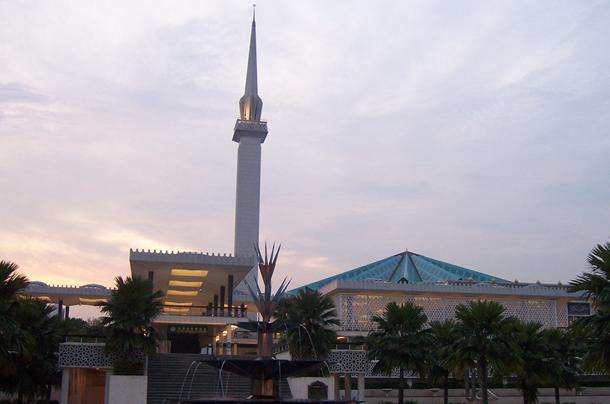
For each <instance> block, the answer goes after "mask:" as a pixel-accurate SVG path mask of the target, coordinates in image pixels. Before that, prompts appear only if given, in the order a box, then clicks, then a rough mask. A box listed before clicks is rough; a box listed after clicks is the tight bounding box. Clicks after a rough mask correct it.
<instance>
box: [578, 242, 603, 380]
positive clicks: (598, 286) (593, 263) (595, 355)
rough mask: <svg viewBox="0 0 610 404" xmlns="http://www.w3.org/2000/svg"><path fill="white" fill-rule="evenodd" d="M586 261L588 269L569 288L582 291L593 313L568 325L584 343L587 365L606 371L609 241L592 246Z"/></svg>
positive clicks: (591, 368) (592, 368) (593, 368)
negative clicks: (586, 347)
mask: <svg viewBox="0 0 610 404" xmlns="http://www.w3.org/2000/svg"><path fill="white" fill-rule="evenodd" d="M587 261H588V263H589V266H590V268H591V272H586V273H583V274H581V275H580V276H578V277H577V278H576V279H575V280H573V281H572V282H570V287H571V288H570V289H571V291H573V292H582V293H584V295H585V296H586V297H587V298H589V299H590V300H591V302H592V305H593V308H594V310H595V312H594V313H593V315H591V316H589V317H584V318H582V319H579V320H578V321H577V322H576V323H575V324H573V327H572V328H573V330H574V332H575V333H577V334H578V335H579V336H580V337H581V338H582V339H584V340H585V341H586V343H587V345H588V350H587V353H586V357H585V364H586V365H587V368H589V369H590V370H594V371H605V372H606V373H607V374H610V242H607V243H605V244H603V245H602V244H598V245H597V246H595V248H593V250H592V251H591V253H590V254H589V256H588V257H587Z"/></svg>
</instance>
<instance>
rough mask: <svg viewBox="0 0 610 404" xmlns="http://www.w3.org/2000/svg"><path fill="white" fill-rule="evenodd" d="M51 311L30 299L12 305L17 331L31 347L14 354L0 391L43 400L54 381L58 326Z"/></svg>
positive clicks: (44, 305)
mask: <svg viewBox="0 0 610 404" xmlns="http://www.w3.org/2000/svg"><path fill="white" fill-rule="evenodd" d="M52 312H53V308H52V307H51V306H49V305H47V304H46V303H44V302H41V301H39V300H34V299H22V300H20V301H19V304H18V305H17V306H15V316H16V318H17V319H18V324H19V329H20V332H21V333H22V334H23V335H27V336H28V338H29V339H31V340H32V341H33V344H32V345H31V346H29V347H28V349H27V350H20V351H15V352H14V353H13V354H12V356H11V358H10V360H11V363H12V369H11V372H10V373H8V374H4V375H3V377H1V378H0V389H1V390H2V391H6V392H10V393H12V392H17V393H20V395H23V396H24V397H30V398H36V397H44V396H45V395H46V391H47V388H48V386H49V385H50V384H55V383H56V382H57V348H58V345H59V341H60V331H59V329H60V327H59V322H58V320H57V317H56V316H51V313H52Z"/></svg>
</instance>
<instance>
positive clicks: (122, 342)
mask: <svg viewBox="0 0 610 404" xmlns="http://www.w3.org/2000/svg"><path fill="white" fill-rule="evenodd" d="M115 282H116V288H115V290H113V291H112V295H111V296H110V298H109V299H108V301H107V302H104V303H101V304H100V306H101V307H102V312H103V313H105V314H106V317H103V318H102V321H101V324H102V325H103V326H104V327H105V330H106V352H107V353H108V354H110V355H112V356H113V357H114V358H116V359H115V363H114V368H115V369H114V370H115V373H116V374H122V373H121V372H122V371H125V372H127V373H128V374H132V373H131V372H132V371H133V369H134V366H132V365H131V364H130V363H131V362H137V361H138V360H137V359H135V358H139V357H141V355H142V354H150V353H154V352H155V350H156V347H157V332H156V330H155V329H154V328H153V327H152V324H151V323H152V320H153V319H154V318H155V317H156V316H157V315H158V314H159V313H160V312H161V308H162V307H163V305H162V301H161V298H162V297H163V293H162V292H160V291H157V292H155V291H154V290H153V285H152V282H150V281H148V280H144V279H141V278H138V277H133V278H132V277H129V276H128V277H126V278H125V279H123V278H121V277H117V278H116V279H115ZM139 362H140V363H141V360H140V361H139ZM140 369H141V364H140ZM140 372H141V370H140Z"/></svg>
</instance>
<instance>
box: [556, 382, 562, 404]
mask: <svg viewBox="0 0 610 404" xmlns="http://www.w3.org/2000/svg"><path fill="white" fill-rule="evenodd" d="M560 403H561V400H560V399H559V386H555V404H560Z"/></svg>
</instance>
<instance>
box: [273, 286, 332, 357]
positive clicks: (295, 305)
mask: <svg viewBox="0 0 610 404" xmlns="http://www.w3.org/2000/svg"><path fill="white" fill-rule="evenodd" d="M276 318H277V321H278V322H280V323H283V324H284V325H285V329H286V330H287V331H286V335H285V338H286V341H287V342H288V347H289V350H290V355H291V357H292V358H293V359H311V358H317V359H322V358H325V357H326V356H327V355H328V352H329V351H330V349H331V348H332V347H333V346H334V345H335V344H336V342H337V333H336V332H335V330H334V327H336V326H338V325H339V320H338V319H337V311H336V310H335V305H334V303H333V301H332V299H331V298H330V297H328V296H325V295H322V293H320V292H319V291H317V290H313V289H309V288H305V289H301V290H300V291H299V293H298V294H297V295H296V296H291V297H288V298H285V299H282V300H281V301H280V305H279V307H278V310H277V312H276Z"/></svg>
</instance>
